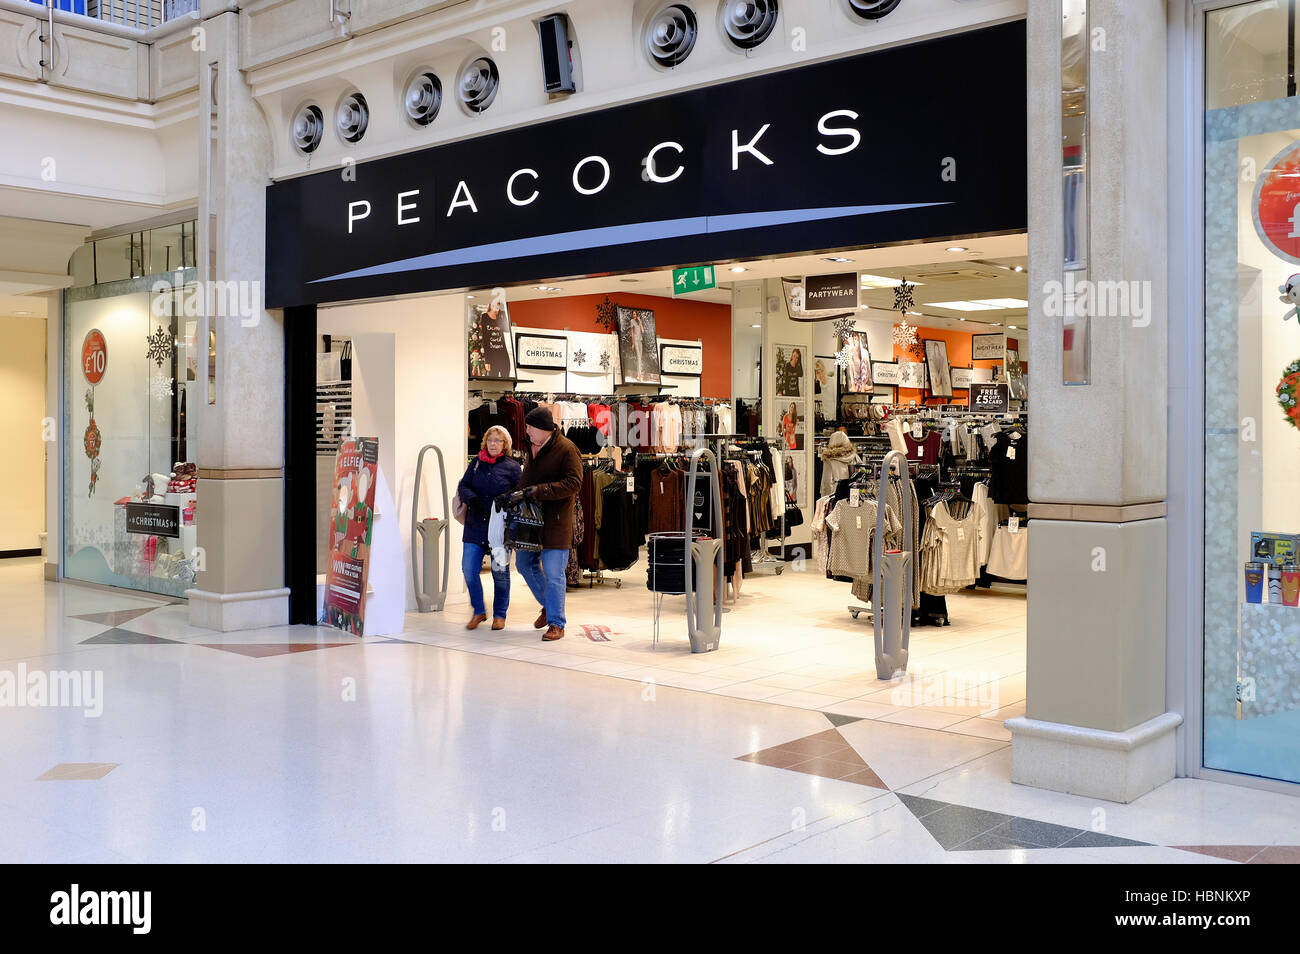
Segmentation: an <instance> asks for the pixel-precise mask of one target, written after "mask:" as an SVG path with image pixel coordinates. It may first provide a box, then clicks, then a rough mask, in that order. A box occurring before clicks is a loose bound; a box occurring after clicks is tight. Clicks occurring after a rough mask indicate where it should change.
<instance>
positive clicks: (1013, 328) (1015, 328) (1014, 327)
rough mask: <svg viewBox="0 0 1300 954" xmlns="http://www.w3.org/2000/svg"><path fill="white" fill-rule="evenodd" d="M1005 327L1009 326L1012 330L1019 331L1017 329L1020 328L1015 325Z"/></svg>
mask: <svg viewBox="0 0 1300 954" xmlns="http://www.w3.org/2000/svg"><path fill="white" fill-rule="evenodd" d="M1007 327H1008V328H1010V329H1011V330H1012V331H1019V330H1020V329H1019V328H1017V327H1016V326H1015V325H1007Z"/></svg>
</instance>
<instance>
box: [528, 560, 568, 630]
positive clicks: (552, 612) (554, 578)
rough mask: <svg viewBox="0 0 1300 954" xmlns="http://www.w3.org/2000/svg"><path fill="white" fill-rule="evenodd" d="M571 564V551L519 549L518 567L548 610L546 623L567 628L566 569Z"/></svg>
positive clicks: (538, 599)
mask: <svg viewBox="0 0 1300 954" xmlns="http://www.w3.org/2000/svg"><path fill="white" fill-rule="evenodd" d="M568 565H569V551H568V550H543V551H542V552H541V553H535V552H531V551H528V550H516V551H515V566H517V567H518V568H519V573H520V575H522V576H523V578H524V582H525V583H527V584H528V588H529V589H530V590H532V591H533V596H535V597H537V602H539V603H541V604H542V606H543V607H545V609H546V622H548V623H550V624H551V625H552V626H558V627H559V628H560V629H564V588H565V578H564V571H565V569H566V568H567V567H568Z"/></svg>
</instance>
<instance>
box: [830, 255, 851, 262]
mask: <svg viewBox="0 0 1300 954" xmlns="http://www.w3.org/2000/svg"><path fill="white" fill-rule="evenodd" d="M822 261H823V262H852V261H853V259H851V258H841V257H840V256H838V255H831V256H830V257H828V258H823V259H822Z"/></svg>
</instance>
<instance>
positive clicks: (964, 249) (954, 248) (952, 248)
mask: <svg viewBox="0 0 1300 954" xmlns="http://www.w3.org/2000/svg"><path fill="white" fill-rule="evenodd" d="M944 251H945V252H969V251H970V249H968V248H967V247H966V246H965V245H949V246H948V247H947V248H946V249H944Z"/></svg>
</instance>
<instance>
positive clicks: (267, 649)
mask: <svg viewBox="0 0 1300 954" xmlns="http://www.w3.org/2000/svg"><path fill="white" fill-rule="evenodd" d="M195 645H196V646H204V647H206V648H208V649H220V650H222V651H223V652H228V653H236V654H237V655H240V656H248V657H250V658H252V659H262V658H264V657H266V656H286V655H288V654H289V653H308V652H311V651H312V650H313V649H329V648H330V647H332V646H360V645H361V643H195Z"/></svg>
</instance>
